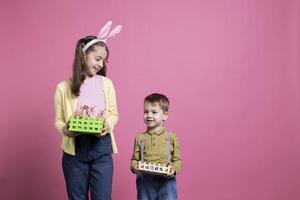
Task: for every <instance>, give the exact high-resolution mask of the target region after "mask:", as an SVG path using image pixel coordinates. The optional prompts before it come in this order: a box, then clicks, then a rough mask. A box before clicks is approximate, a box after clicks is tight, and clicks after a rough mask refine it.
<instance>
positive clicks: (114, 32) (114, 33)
mask: <svg viewBox="0 0 300 200" xmlns="http://www.w3.org/2000/svg"><path fill="white" fill-rule="evenodd" d="M121 30H122V26H121V25H118V26H116V27H115V28H114V29H113V30H112V31H111V32H110V33H109V35H108V36H107V38H106V40H108V39H109V38H112V37H114V36H115V35H117V34H118V33H120V32H121Z"/></svg>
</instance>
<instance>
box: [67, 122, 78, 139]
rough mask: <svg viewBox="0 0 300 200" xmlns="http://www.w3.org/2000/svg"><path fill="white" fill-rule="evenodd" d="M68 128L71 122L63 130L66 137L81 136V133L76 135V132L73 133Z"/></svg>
mask: <svg viewBox="0 0 300 200" xmlns="http://www.w3.org/2000/svg"><path fill="white" fill-rule="evenodd" d="M68 126H69V122H68V124H67V125H66V126H65V127H64V128H63V134H64V135H65V136H68V137H75V136H77V135H80V133H75V132H71V131H69V130H68Z"/></svg>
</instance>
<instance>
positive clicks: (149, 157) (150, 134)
mask: <svg viewBox="0 0 300 200" xmlns="http://www.w3.org/2000/svg"><path fill="white" fill-rule="evenodd" d="M169 135H170V137H169V138H170V145H169V151H170V161H171V165H172V166H173V168H174V170H175V172H176V174H177V173H178V172H179V171H180V169H181V166H182V162H181V156H180V152H179V142H178V139H177V136H176V135H175V134H174V133H171V132H169ZM141 139H144V151H143V155H144V162H147V163H149V162H151V163H157V164H167V163H168V161H167V156H166V129H165V128H164V127H162V128H161V129H160V130H158V131H157V132H154V131H151V130H150V131H149V130H148V131H147V132H146V133H141V134H139V135H137V136H136V137H135V143H134V152H133V155H132V159H131V168H133V167H134V166H136V164H137V163H138V161H140V160H141V155H140V154H141V151H140V150H141V149H140V144H141Z"/></svg>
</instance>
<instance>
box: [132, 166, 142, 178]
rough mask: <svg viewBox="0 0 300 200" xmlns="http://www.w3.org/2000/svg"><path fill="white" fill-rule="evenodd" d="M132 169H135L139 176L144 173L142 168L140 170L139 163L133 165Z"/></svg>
mask: <svg viewBox="0 0 300 200" xmlns="http://www.w3.org/2000/svg"><path fill="white" fill-rule="evenodd" d="M132 171H133V172H134V173H135V174H136V175H137V176H140V175H142V172H141V171H140V170H138V163H136V164H135V165H134V166H133V167H132Z"/></svg>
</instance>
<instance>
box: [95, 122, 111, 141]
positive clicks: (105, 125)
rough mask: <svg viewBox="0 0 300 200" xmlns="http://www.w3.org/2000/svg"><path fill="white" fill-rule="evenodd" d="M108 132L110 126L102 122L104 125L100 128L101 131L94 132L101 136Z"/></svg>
mask: <svg viewBox="0 0 300 200" xmlns="http://www.w3.org/2000/svg"><path fill="white" fill-rule="evenodd" d="M109 132H110V126H109V125H108V123H106V122H105V123H104V127H103V129H102V133H99V134H96V136H97V137H102V136H105V135H106V134H107V133H109Z"/></svg>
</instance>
